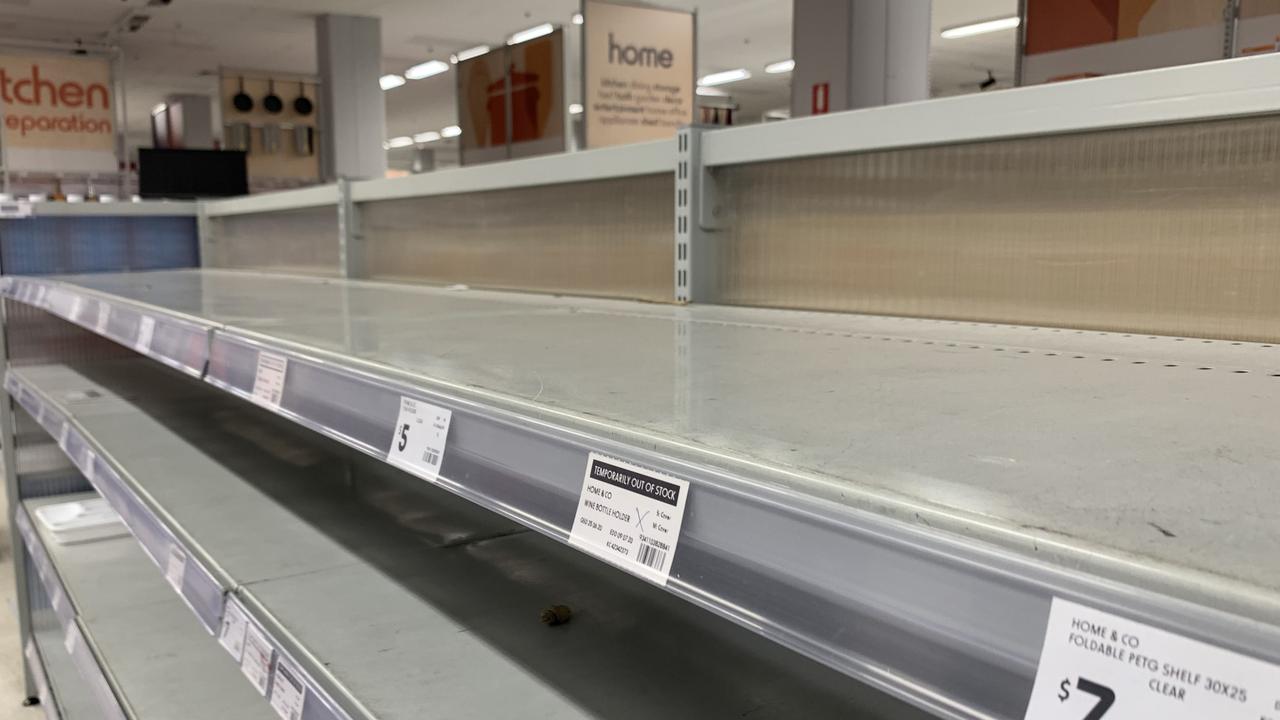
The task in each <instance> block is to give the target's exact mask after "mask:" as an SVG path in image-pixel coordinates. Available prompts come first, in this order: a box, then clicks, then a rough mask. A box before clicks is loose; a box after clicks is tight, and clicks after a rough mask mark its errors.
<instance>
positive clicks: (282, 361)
mask: <svg viewBox="0 0 1280 720" xmlns="http://www.w3.org/2000/svg"><path fill="white" fill-rule="evenodd" d="M288 369H289V359H288V358H286V357H285V356H283V355H276V354H275V353H269V352H266V351H263V350H260V351H258V373H257V375H255V376H254V378H253V399H254V401H256V402H258V403H259V404H261V405H266V406H267V407H278V406H279V405H280V398H281V397H282V396H283V395H284V376H285V372H287V371H288Z"/></svg>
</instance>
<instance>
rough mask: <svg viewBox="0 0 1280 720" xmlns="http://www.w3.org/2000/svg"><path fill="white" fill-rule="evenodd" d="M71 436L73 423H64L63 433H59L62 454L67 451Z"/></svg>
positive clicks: (59, 445)
mask: <svg viewBox="0 0 1280 720" xmlns="http://www.w3.org/2000/svg"><path fill="white" fill-rule="evenodd" d="M70 436H71V423H69V422H63V423H62V431H61V432H59V433H58V447H59V448H61V449H62V452H66V451H67V438H68V437H70Z"/></svg>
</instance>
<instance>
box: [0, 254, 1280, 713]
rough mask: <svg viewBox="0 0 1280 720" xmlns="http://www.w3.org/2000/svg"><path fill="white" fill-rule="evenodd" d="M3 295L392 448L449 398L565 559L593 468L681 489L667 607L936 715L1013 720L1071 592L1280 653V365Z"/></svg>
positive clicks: (771, 329) (970, 333) (457, 482)
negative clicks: (143, 321) (1048, 621)
mask: <svg viewBox="0 0 1280 720" xmlns="http://www.w3.org/2000/svg"><path fill="white" fill-rule="evenodd" d="M42 287H43V288H44V289H43V290H41V288H42ZM5 293H6V294H7V295H8V296H9V297H11V298H15V299H19V300H22V301H24V302H29V303H33V304H37V305H40V306H42V307H45V308H46V309H49V310H50V311H51V312H54V313H55V314H59V315H61V316H63V317H67V318H69V319H72V320H73V321H75V322H79V323H80V324H82V325H85V326H86V327H88V328H90V329H95V327H94V325H95V323H94V320H93V317H92V316H93V315H95V313H96V311H95V310H94V308H96V304H97V303H104V304H106V305H107V306H109V307H111V308H112V311H111V318H110V323H109V331H108V332H107V333H106V334H108V335H109V336H112V337H114V339H116V340H117V341H119V342H122V343H124V344H126V345H133V344H134V343H135V342H136V338H135V337H134V336H131V335H130V334H129V328H128V327H126V326H127V325H128V324H129V323H128V322H123V321H122V322H121V323H117V317H120V318H129V319H132V321H133V323H134V324H135V325H136V324H137V322H138V321H137V320H136V318H138V317H142V316H147V317H152V318H154V319H156V321H157V323H158V324H157V328H158V329H157V331H156V333H157V334H156V337H157V338H159V337H161V335H162V334H164V335H165V336H166V337H172V338H185V340H184V341H183V342H171V343H167V344H166V343H161V344H160V345H156V344H153V345H152V347H151V348H149V351H148V352H147V354H148V355H150V356H151V357H153V358H156V359H160V360H163V361H166V362H168V363H169V364H171V365H173V366H175V367H179V368H185V369H186V370H187V372H188V373H189V374H193V375H196V374H199V375H201V376H203V377H204V378H205V379H206V380H207V381H209V382H211V383H213V384H215V385H217V386H219V387H221V388H223V389H225V390H228V391H230V392H232V393H234V394H237V395H241V396H246V397H247V396H248V395H250V394H251V391H252V386H253V380H254V371H255V368H256V363H257V355H258V351H259V350H262V349H266V350H270V351H271V352H276V353H280V354H283V355H285V356H286V357H288V359H289V370H288V377H287V381H286V383H285V388H284V396H283V400H282V401H281V404H280V406H279V408H277V409H276V410H277V412H279V413H280V414H281V415H283V416H285V417H287V418H289V419H291V420H294V421H296V422H299V423H301V424H302V425H304V426H306V427H309V428H311V429H313V430H318V431H320V432H322V433H325V434H326V435H328V436H330V437H333V438H336V439H338V440H340V441H343V442H345V443H347V444H348V445H350V446H352V447H355V448H357V449H359V450H362V451H364V452H366V453H368V454H371V455H374V456H375V457H383V458H385V456H386V452H387V449H388V447H389V445H390V440H391V427H392V424H393V423H394V421H395V417H396V409H395V408H396V407H397V404H398V398H399V396H400V395H401V394H410V395H413V396H415V397H418V398H420V399H425V400H427V401H429V402H432V403H433V404H437V405H440V406H442V407H446V408H449V409H451V410H452V411H453V413H454V416H453V417H454V419H453V425H452V426H451V429H450V436H449V444H448V449H447V450H446V453H445V459H444V466H443V470H442V481H441V484H442V485H443V486H444V487H446V488H448V489H450V490H452V491H453V492H455V493H457V494H460V495H462V496H463V497H466V498H468V499H471V500H474V501H476V502H478V503H480V504H482V505H484V506H486V507H489V508H490V509H494V510H496V511H498V512H500V513H503V514H506V515H507V516H508V517H512V518H515V519H517V520H519V521H521V522H523V523H525V524H526V525H528V526H530V527H532V528H534V529H536V530H539V531H540V532H543V533H544V534H547V535H549V536H551V537H554V538H557V539H561V540H563V539H565V537H566V535H567V528H568V526H569V524H570V523H571V521H572V518H573V509H574V507H575V506H576V500H577V494H578V492H579V490H580V487H581V482H582V473H583V469H584V467H585V462H586V455H587V453H588V452H590V451H593V450H594V451H601V452H606V453H609V454H613V455H616V456H620V457H623V458H624V459H628V460H631V461H633V462H637V463H640V464H643V465H647V466H650V467H653V468H655V469H658V470H661V471H665V472H669V473H671V474H673V475H676V476H677V477H681V478H685V479H688V480H689V481H690V482H691V491H690V499H689V513H688V516H687V517H686V520H685V524H684V530H683V535H682V540H681V545H680V550H679V552H678V553H677V556H676V561H675V565H674V567H673V569H672V579H671V581H670V583H669V584H668V589H669V590H671V591H672V592H674V593H675V594H677V595H680V596H682V597H685V598H686V599H689V600H691V601H693V602H695V603H697V604H699V605H702V606H703V607H707V608H709V609H712V610H714V611H716V612H719V613H720V614H722V615H724V616H726V617H729V618H731V619H733V620H735V621H737V622H739V623H742V624H744V625H747V626H749V627H752V628H753V629H755V630H757V631H758V632H760V633H762V634H764V635H766V636H767V637H771V638H773V639H776V640H778V641H779V642H781V643H783V644H785V645H787V646H789V647H792V648H793V649H796V650H799V651H800V652H803V653H805V654H808V655H810V656H811V657H815V658H817V659H819V660H820V661H822V662H824V663H827V664H829V665H832V666H834V667H837V668H839V669H841V670H842V671H844V672H847V673H849V674H852V675H854V676H857V677H860V678H862V679H864V680H867V681H868V682H871V683H873V684H877V685H878V686H881V687H883V688H884V689H887V690H890V691H891V692H896V693H898V694H900V695H902V696H904V697H908V698H910V699H911V700H912V701H913V702H916V703H918V704H920V705H922V706H925V707H928V708H929V709H931V710H932V711H934V712H936V713H939V714H941V715H949V716H955V717H981V716H992V717H1014V716H1018V717H1020V714H1021V706H1022V705H1024V704H1025V700H1026V694H1027V693H1028V692H1029V690H1030V680H1031V676H1032V675H1033V674H1034V670H1035V663H1036V658H1037V657H1038V652H1039V648H1040V643H1041V639H1042V637H1043V630H1044V623H1045V618H1046V617H1047V612H1048V606H1049V602H1050V600H1051V599H1052V597H1054V596H1059V597H1064V598H1067V599H1072V600H1075V601H1078V602H1084V603H1087V604H1091V605H1094V606H1097V607H1100V608H1104V609H1107V610H1109V611H1114V612H1118V613H1121V614H1126V615H1129V616H1131V617H1135V618H1136V619H1141V620H1143V621H1145V622H1149V623H1152V624H1155V625H1158V626H1164V627H1169V628H1177V629H1178V630H1179V631H1180V632H1183V633H1186V634H1189V635H1191V636H1193V637H1198V638H1200V639H1204V640H1207V641H1209V642H1213V643H1215V644H1218V645H1222V646H1224V647H1228V648H1231V649H1234V650H1237V651H1239V652H1244V653H1246V654H1250V655H1253V656H1256V657H1261V658H1264V659H1269V660H1273V661H1274V660H1280V650H1278V648H1280V564H1277V563H1275V562H1274V558H1275V557H1277V556H1278V555H1280V535H1277V533H1275V531H1274V528H1275V527H1276V523H1277V520H1280V483H1277V482H1276V481H1275V477H1276V472H1275V471H1276V470H1277V469H1280V445H1276V444H1275V443H1274V442H1273V439H1274V435H1275V430H1276V429H1277V425H1280V411H1277V410H1276V407H1277V404H1276V402H1275V400H1276V398H1277V396H1278V395H1280V377H1275V375H1276V374H1280V349H1277V348H1273V347H1270V346H1266V345H1258V344H1252V343H1227V342H1220V341H1202V340H1197V339H1191V338H1166V337H1147V336H1136V337H1131V336H1127V335H1122V334H1114V333H1077V332H1075V331H1067V330H1062V331H1058V330H1053V329H1047V328H1030V327H1013V326H994V325H972V324H965V323H954V322H937V321H924V320H910V319H898V318H885V317H872V316H850V315H836V314H821V313H802V312H793V311H771V310H758V309H744V308H723V307H714V306H690V307H667V306H657V305H648V304H642V303H628V302H619V301H604V300H589V299H571V298H553V297H545V296H533V295H523V294H515V293H497V292H482V291H455V290H447V289H436V288H426V287H411V286H395V285H387V284H378V283H362V282H352V281H337V280H317V279H310V278H299V277H288V276H279V275H266V274H257V273H236V272H228V271H210V270H204V271H167V272H155V273H133V274H119V275H96V276H77V277H64V278H58V279H18V278H14V279H12V280H11V281H10V282H9V283H7V285H6V287H5ZM170 322H172V323H173V324H174V327H175V328H176V329H175V330H173V331H172V332H169V331H165V332H163V333H162V329H164V328H166V327H168V324H169V323H170ZM192 328H199V329H201V330H202V331H204V332H205V333H206V336H207V338H208V339H209V345H208V348H207V353H206V354H205V355H204V356H201V355H200V353H199V352H198V350H199V349H198V348H197V347H196V346H195V341H194V338H195V337H197V333H196V332H194V331H192V330H191V329H192ZM135 331H136V330H135ZM184 333H186V334H184ZM205 360H208V366H207V370H206V371H204V372H196V369H197V368H201V367H202V366H203V363H204V361H205ZM846 624H848V625H847V626H858V627H860V628H862V632H865V633H866V635H864V636H860V637H857V638H851V637H846V636H844V635H843V634H842V633H839V632H833V628H838V627H841V626H846ZM870 628H874V630H871V629H870ZM833 636H834V637H833ZM904 638H910V642H909V643H904ZM904 644H906V645H909V646H910V647H909V648H903V647H902V646H903V645H904ZM962 664H963V665H965V666H969V667H972V668H974V672H973V675H974V677H964V675H965V673H963V672H961V673H957V671H956V668H957V667H958V666H960V665H962ZM978 668H981V670H982V672H978V670H977V669H978ZM979 675H981V676H983V677H985V678H987V679H985V680H984V679H982V678H980V677H978V676H979ZM958 676H959V677H958ZM992 677H999V678H1000V680H1001V682H1000V683H993V682H991V681H990V678H992ZM903 678H909V680H906V681H904V680H903ZM922 687H923V688H925V689H924V690H922V689H921V688H922Z"/></svg>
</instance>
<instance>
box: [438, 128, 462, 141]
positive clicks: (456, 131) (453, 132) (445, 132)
mask: <svg viewBox="0 0 1280 720" xmlns="http://www.w3.org/2000/svg"><path fill="white" fill-rule="evenodd" d="M461 134H462V128H460V127H458V126H457V125H450V126H449V127H445V128H440V136H441V137H447V138H451V137H458V136H459V135H461Z"/></svg>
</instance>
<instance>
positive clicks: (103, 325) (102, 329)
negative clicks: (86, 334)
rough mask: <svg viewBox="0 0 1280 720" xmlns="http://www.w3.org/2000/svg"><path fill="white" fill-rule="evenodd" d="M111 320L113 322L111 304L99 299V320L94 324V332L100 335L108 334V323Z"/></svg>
mask: <svg viewBox="0 0 1280 720" xmlns="http://www.w3.org/2000/svg"><path fill="white" fill-rule="evenodd" d="M109 322H111V306H110V305H108V304H106V303H105V302H103V301H102V300H99V301H98V321H97V322H96V323H94V325H93V329H94V332H96V333H98V334H99V335H106V334H107V323H109Z"/></svg>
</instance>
